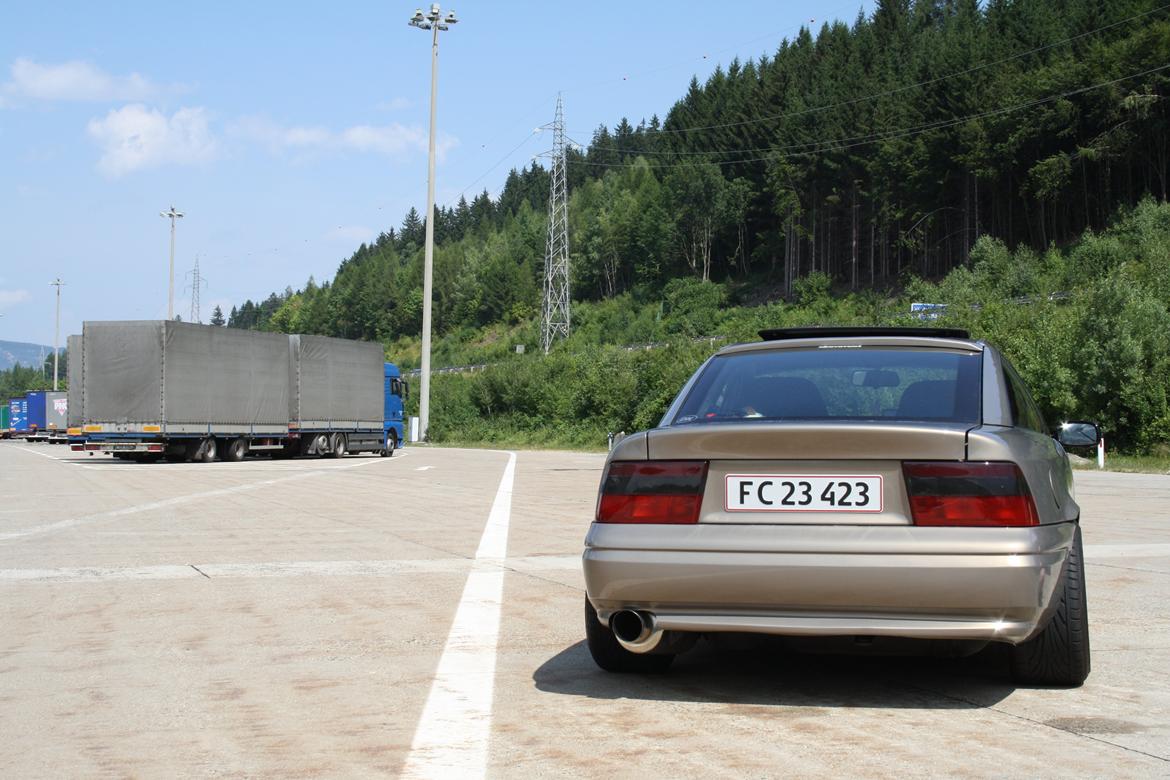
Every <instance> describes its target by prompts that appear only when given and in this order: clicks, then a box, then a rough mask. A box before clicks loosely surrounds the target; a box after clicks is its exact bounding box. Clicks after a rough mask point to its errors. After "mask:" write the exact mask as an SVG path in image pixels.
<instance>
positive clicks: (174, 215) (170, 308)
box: [158, 206, 183, 320]
mask: <svg viewBox="0 0 1170 780" xmlns="http://www.w3.org/2000/svg"><path fill="white" fill-rule="evenodd" d="M158 215H159V216H160V217H170V219H171V276H170V282H169V283H168V285H167V319H168V320H173V319H174V318H175V220H176V219H182V218H183V214H182V212H179V211H175V207H174V206H171V210H170V211H160V212H159V213H158Z"/></svg>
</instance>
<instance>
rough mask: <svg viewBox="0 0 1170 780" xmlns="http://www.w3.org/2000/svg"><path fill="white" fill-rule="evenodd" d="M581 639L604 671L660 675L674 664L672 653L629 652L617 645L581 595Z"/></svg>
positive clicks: (615, 639) (610, 633)
mask: <svg viewBox="0 0 1170 780" xmlns="http://www.w3.org/2000/svg"><path fill="white" fill-rule="evenodd" d="M585 640H586V644H588V645H589V655H591V656H593V662H594V663H596V664H597V665H598V666H600V667H601V668H602V669H604V670H605V671H607V672H642V673H650V674H661V673H662V672H665V671H666V670H667V669H669V668H670V665H671V664H672V663H674V656H673V655H641V654H639V653H631V652H630V651H629V650H627V649H626V648H624V647H622V646H621V645H620V644H618V641H617V637H615V636H614V635H613V632H612V631H610V630H609V629H608V628H606V627H605V626H603V625H602V624H601V621H600V620H598V619H597V610H595V609H594V608H593V605H592V604H590V603H589V597H588V596H586V597H585Z"/></svg>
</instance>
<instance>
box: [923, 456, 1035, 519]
mask: <svg viewBox="0 0 1170 780" xmlns="http://www.w3.org/2000/svg"><path fill="white" fill-rule="evenodd" d="M902 473H903V474H905V475H906V492H907V494H908V495H909V497H910V513H911V515H912V516H913V518H914V524H915V525H942V526H1020V525H1039V523H1040V516H1039V515H1038V514H1037V513H1036V503H1035V502H1034V501H1033V500H1032V493H1031V491H1029V490H1028V483H1027V482H1026V481H1024V475H1023V473H1022V472H1021V471H1020V467H1019V466H1017V465H1016V464H1014V463H951V462H926V463H903V464H902Z"/></svg>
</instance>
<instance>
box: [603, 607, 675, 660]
mask: <svg viewBox="0 0 1170 780" xmlns="http://www.w3.org/2000/svg"><path fill="white" fill-rule="evenodd" d="M609 629H610V631H613V635H614V637H615V638H616V639H617V641H618V644H620V645H621V646H622V647H624V648H625V649H626V650H629V651H630V652H631V653H649V652H650V651H651V650H653V649H654V648H656V647H658V643H659V642H661V641H662V629H658V628H655V627H654V616H653V615H651V614H649V613H648V612H636V611H634V610H632V609H621V610H618V611H617V612H615V613H613V614H612V615H610V616H609Z"/></svg>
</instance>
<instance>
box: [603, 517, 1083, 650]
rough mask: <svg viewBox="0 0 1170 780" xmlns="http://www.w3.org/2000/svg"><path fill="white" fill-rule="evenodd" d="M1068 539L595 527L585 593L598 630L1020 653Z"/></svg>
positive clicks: (1039, 531)
mask: <svg viewBox="0 0 1170 780" xmlns="http://www.w3.org/2000/svg"><path fill="white" fill-rule="evenodd" d="M1074 530H1075V524H1074V523H1062V524H1058V525H1049V526H1040V527H1035V528H917V527H913V526H902V527H896V528H891V527H865V526H815V527H814V526H733V527H729V526H726V525H723V526H720V527H718V528H711V527H706V526H689V527H687V526H676V527H668V526H652V527H651V526H618V525H613V526H605V525H598V524H595V525H594V526H593V527H592V529H591V530H590V533H589V537H588V539H587V540H586V550H585V553H584V570H585V582H586V588H587V591H588V593H589V598H590V600H591V601H592V603H593V605H594V606H595V607H596V608H597V610H598V615H599V617H600V618H601V620H602V622H607V621H608V619H609V616H610V614H612V613H613V612H614V611H616V610H618V609H636V610H640V611H644V612H648V613H650V614H651V615H653V618H654V622H655V627H656V628H661V629H664V630H678V631H698V632H714V631H746V632H759V633H771V634H784V635H793V636H842V635H846V636H847V635H861V636H899V637H912V638H928V639H986V640H995V641H1002V642H1009V643H1019V642H1022V641H1025V640H1026V639H1028V638H1030V637H1031V636H1032V635H1034V634H1035V633H1036V632H1037V631H1038V630H1039V629H1040V628H1042V627H1043V626H1044V625H1045V624H1046V623H1047V619H1048V615H1049V612H1050V610H1051V608H1052V606H1053V600H1054V596H1055V594H1056V592H1057V586H1058V585H1059V583H1060V578H1061V574H1062V571H1063V567H1064V562H1065V560H1066V558H1067V556H1068V550H1069V547H1070V546H1071V544H1072V538H1073V531H1074Z"/></svg>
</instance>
